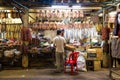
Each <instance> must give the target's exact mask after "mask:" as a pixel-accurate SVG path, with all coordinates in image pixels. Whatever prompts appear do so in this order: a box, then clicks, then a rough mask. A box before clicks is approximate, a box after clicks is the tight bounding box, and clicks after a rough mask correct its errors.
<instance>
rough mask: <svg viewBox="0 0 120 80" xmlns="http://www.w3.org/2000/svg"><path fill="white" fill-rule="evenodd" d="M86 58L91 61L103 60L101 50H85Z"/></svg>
mask: <svg viewBox="0 0 120 80" xmlns="http://www.w3.org/2000/svg"><path fill="white" fill-rule="evenodd" d="M87 53H88V55H87V57H88V58H92V59H97V60H98V59H99V60H103V50H102V48H91V49H87Z"/></svg>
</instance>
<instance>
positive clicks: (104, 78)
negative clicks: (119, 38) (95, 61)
mask: <svg viewBox="0 0 120 80" xmlns="http://www.w3.org/2000/svg"><path fill="white" fill-rule="evenodd" d="M54 70H55V69H52V68H46V69H44V68H43V69H39V68H31V69H8V70H7V69H6V70H2V71H0V80H110V79H109V76H108V75H109V71H108V69H101V70H100V71H87V72H82V71H79V73H78V74H74V75H71V74H70V73H64V72H62V73H55V72H54Z"/></svg>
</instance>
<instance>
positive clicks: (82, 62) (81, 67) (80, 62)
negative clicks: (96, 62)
mask: <svg viewBox="0 0 120 80" xmlns="http://www.w3.org/2000/svg"><path fill="white" fill-rule="evenodd" d="M77 66H78V70H79V71H85V72H86V71H87V69H86V61H85V58H84V56H83V54H80V55H79V56H78V59H77Z"/></svg>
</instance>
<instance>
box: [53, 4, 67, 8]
mask: <svg viewBox="0 0 120 80" xmlns="http://www.w3.org/2000/svg"><path fill="white" fill-rule="evenodd" d="M52 8H68V6H63V5H52Z"/></svg>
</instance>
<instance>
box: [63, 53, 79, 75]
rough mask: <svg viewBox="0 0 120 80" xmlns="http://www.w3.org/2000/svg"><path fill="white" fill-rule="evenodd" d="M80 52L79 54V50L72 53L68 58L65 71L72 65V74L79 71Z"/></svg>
mask: <svg viewBox="0 0 120 80" xmlns="http://www.w3.org/2000/svg"><path fill="white" fill-rule="evenodd" d="M78 54H79V52H72V53H70V55H69V59H68V60H66V61H65V63H64V72H66V66H67V65H70V66H71V74H72V73H74V71H75V72H77V73H78V66H77V58H78ZM74 69H75V70H74Z"/></svg>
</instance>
